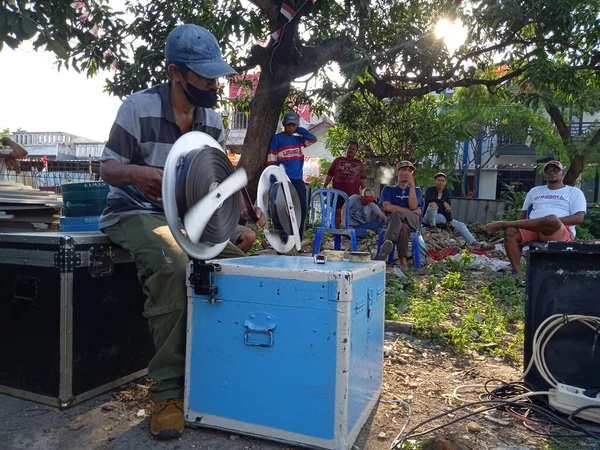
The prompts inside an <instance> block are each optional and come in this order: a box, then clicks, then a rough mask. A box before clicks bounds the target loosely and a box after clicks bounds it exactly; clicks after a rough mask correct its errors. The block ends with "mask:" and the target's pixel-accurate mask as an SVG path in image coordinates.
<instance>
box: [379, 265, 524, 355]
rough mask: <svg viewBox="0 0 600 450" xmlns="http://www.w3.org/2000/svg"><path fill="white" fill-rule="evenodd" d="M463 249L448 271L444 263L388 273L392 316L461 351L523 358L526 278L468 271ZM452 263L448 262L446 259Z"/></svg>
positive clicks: (389, 315)
mask: <svg viewBox="0 0 600 450" xmlns="http://www.w3.org/2000/svg"><path fill="white" fill-rule="evenodd" d="M470 260H471V256H470V255H468V256H465V254H463V255H462V256H461V258H460V259H459V260H458V261H454V265H450V266H451V267H446V268H450V269H451V271H450V272H448V273H446V274H445V275H444V274H442V273H441V267H440V266H438V267H437V270H435V269H436V267H435V264H434V265H433V266H434V270H432V271H430V275H429V276H427V277H421V278H417V277H415V275H414V273H413V272H407V273H408V274H409V275H408V276H407V278H406V279H403V280H399V279H397V278H395V277H389V278H388V285H387V292H386V294H387V295H386V318H388V319H391V320H402V321H410V322H412V323H414V329H415V332H416V333H417V334H418V335H420V336H423V337H429V338H435V339H439V340H441V341H443V342H444V343H446V344H448V345H449V346H450V347H451V348H452V349H454V350H455V351H456V352H459V353H462V352H467V351H479V352H486V353H490V354H492V355H495V356H500V357H502V358H506V359H518V358H519V357H520V352H521V349H522V347H523V324H522V321H523V317H524V304H525V293H524V287H523V283H522V278H520V277H515V276H512V275H509V274H507V275H504V276H502V277H501V278H495V279H493V281H492V278H490V279H486V277H485V276H484V277H482V276H481V273H480V272H479V273H478V275H477V276H475V275H474V274H473V272H472V271H470V270H468V269H467V267H469V266H470ZM446 264H448V263H446Z"/></svg>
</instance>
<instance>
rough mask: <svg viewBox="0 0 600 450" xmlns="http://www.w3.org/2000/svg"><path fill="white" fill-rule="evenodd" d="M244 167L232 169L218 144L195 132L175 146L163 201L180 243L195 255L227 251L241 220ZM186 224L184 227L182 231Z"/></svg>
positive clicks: (209, 256) (210, 255)
mask: <svg viewBox="0 0 600 450" xmlns="http://www.w3.org/2000/svg"><path fill="white" fill-rule="evenodd" d="M247 182H248V177H247V176H246V171H245V170H243V169H239V170H234V169H233V166H231V163H230V162H229V160H228V158H227V155H226V154H225V151H224V150H223V148H222V147H221V146H220V145H219V143H218V142H217V141H216V140H214V139H213V138H212V137H210V136H209V135H207V134H206V133H202V132H200V131H191V132H188V133H185V134H184V135H183V136H181V137H180V138H179V139H177V141H176V142H175V144H173V147H172V148H171V150H170V152H169V155H168V156H167V160H166V162H165V167H164V171H163V183H162V193H163V206H164V211H165V216H166V218H167V223H168V224H169V228H170V230H171V233H172V234H173V237H174V238H175V240H176V241H177V243H178V244H179V246H180V247H181V248H182V249H183V251H184V252H186V253H187V254H188V255H189V256H190V257H192V258H195V259H197V260H207V259H212V258H214V257H215V256H217V255H218V254H219V253H221V252H222V251H223V249H224V248H225V246H226V245H227V242H229V238H230V237H231V235H232V234H233V230H235V226H236V224H237V223H238V221H239V217H240V211H241V200H240V194H239V191H240V189H242V188H243V187H244V186H245V185H246V183H247ZM182 223H183V230H182Z"/></svg>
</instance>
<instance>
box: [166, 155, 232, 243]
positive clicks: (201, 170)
mask: <svg viewBox="0 0 600 450" xmlns="http://www.w3.org/2000/svg"><path fill="white" fill-rule="evenodd" d="M234 170H235V169H234V168H233V165H232V164H231V161H229V158H227V155H225V153H223V151H221V150H219V149H217V148H214V147H204V148H202V149H195V150H191V151H190V152H188V153H187V154H186V155H185V156H184V157H183V158H182V159H181V161H180V162H179V164H178V165H177V181H176V183H175V200H176V203H177V211H178V213H179V218H180V219H181V220H182V221H183V218H184V217H185V214H186V213H187V212H188V210H189V209H190V208H191V207H192V206H194V204H195V203H196V202H198V201H199V200H201V199H202V198H203V197H205V196H206V195H208V194H209V193H210V192H211V191H212V190H214V188H215V187H216V186H218V185H219V184H221V183H222V182H223V181H224V180H225V179H226V178H227V177H229V176H230V175H231V174H232V173H233V172H234ZM241 210H242V206H241V198H240V193H239V192H236V193H235V194H234V195H232V196H230V197H229V198H227V199H226V200H225V201H224V202H223V204H222V205H221V207H220V208H218V209H217V210H216V211H215V212H214V214H213V215H212V217H211V218H210V220H209V221H208V223H207V225H206V227H205V228H204V231H203V232H202V235H201V236H200V241H202V242H207V243H210V244H219V243H222V242H227V241H228V240H229V238H231V236H232V234H233V233H234V231H235V228H236V226H237V224H238V221H239V220H240V213H241Z"/></svg>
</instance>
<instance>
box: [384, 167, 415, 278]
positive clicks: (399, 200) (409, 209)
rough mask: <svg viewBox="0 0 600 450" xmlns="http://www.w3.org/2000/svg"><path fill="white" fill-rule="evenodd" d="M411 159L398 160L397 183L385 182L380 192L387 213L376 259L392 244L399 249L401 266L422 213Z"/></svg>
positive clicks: (385, 255) (386, 253)
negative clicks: (384, 230)
mask: <svg viewBox="0 0 600 450" xmlns="http://www.w3.org/2000/svg"><path fill="white" fill-rule="evenodd" d="M414 170H415V166H414V165H413V164H412V163H411V162H410V161H400V163H398V165H397V166H396V174H397V175H398V184H396V185H395V186H386V187H384V188H383V191H382V192H381V202H382V206H383V211H384V212H385V213H386V214H387V215H388V226H387V231H386V233H385V240H384V241H383V244H381V249H380V251H379V260H380V261H385V260H387V257H388V256H389V254H390V252H391V251H392V248H393V246H394V244H396V247H397V249H398V260H399V262H400V266H402V267H406V266H407V263H406V257H407V256H408V254H409V253H408V242H409V240H410V233H411V232H414V231H417V230H418V229H419V222H420V216H421V206H420V205H421V189H420V188H418V187H416V186H415V180H414V179H413V175H412V174H413V171H414Z"/></svg>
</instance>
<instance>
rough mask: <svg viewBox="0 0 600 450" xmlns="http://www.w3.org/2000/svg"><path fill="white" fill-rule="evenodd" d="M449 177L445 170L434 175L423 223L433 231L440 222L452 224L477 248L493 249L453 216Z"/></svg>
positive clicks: (436, 230) (428, 192)
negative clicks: (448, 187)
mask: <svg viewBox="0 0 600 450" xmlns="http://www.w3.org/2000/svg"><path fill="white" fill-rule="evenodd" d="M447 182H448V179H447V177H446V174H445V173H443V172H440V173H437V174H436V175H435V177H434V181H433V186H430V187H428V188H427V190H426V191H425V215H424V216H423V223H424V224H425V225H429V226H430V227H431V231H432V232H434V233H435V232H439V231H440V230H439V229H438V228H437V225H439V224H445V223H447V224H448V225H452V228H454V229H455V230H456V231H458V233H459V234H460V235H461V236H462V237H463V238H465V240H466V241H467V242H468V243H469V244H470V245H472V246H473V248H474V249H475V250H480V251H487V250H493V249H494V246H493V245H490V244H486V243H485V242H477V241H476V240H475V238H474V237H473V235H472V234H471V232H470V231H469V229H468V228H467V226H466V225H465V224H464V223H462V222H459V221H458V220H456V219H453V218H452V207H451V206H450V201H451V198H450V192H449V191H448V189H446V183H447Z"/></svg>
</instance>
